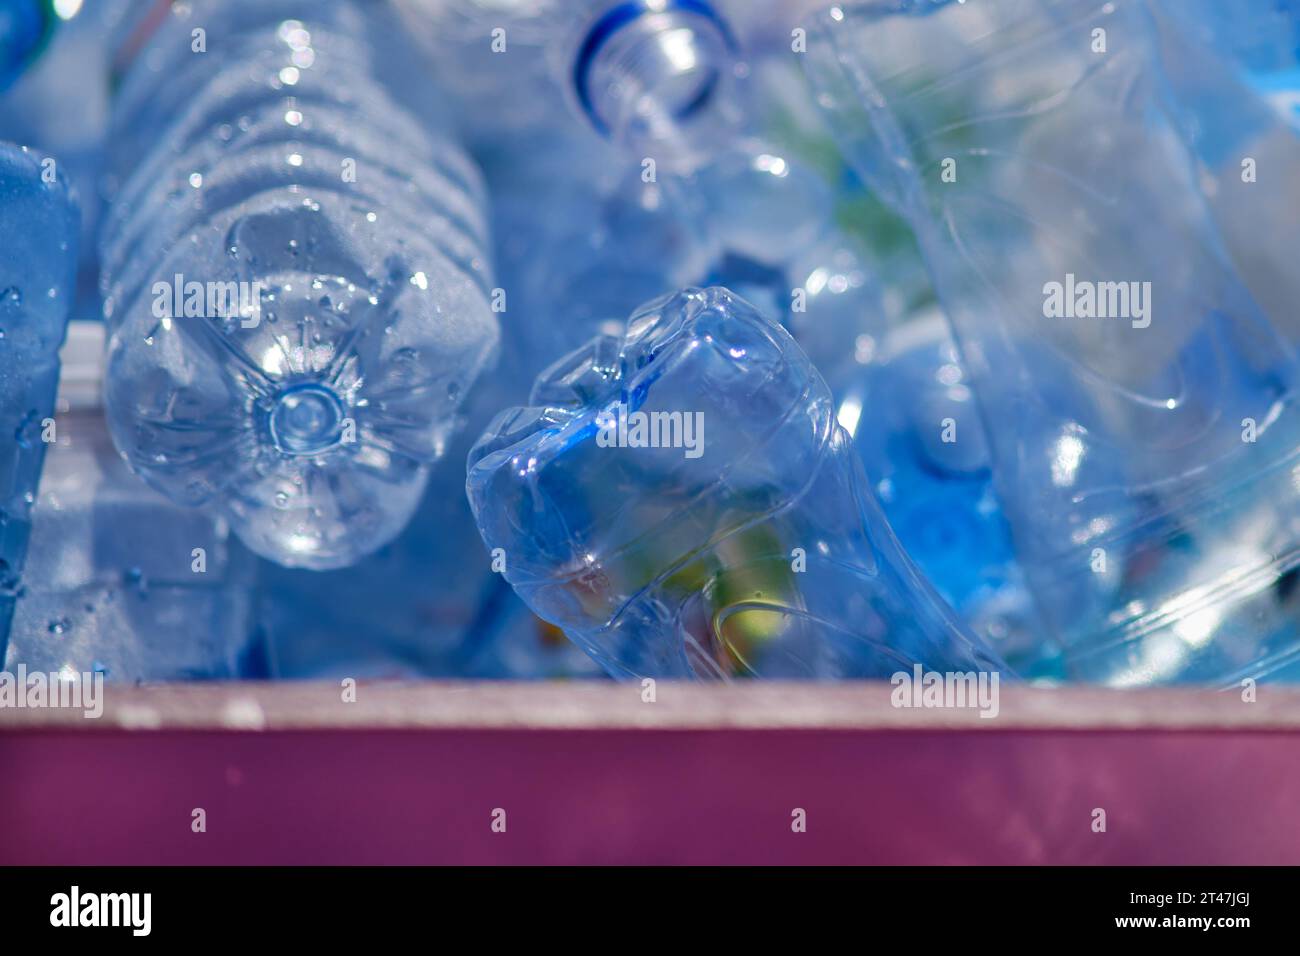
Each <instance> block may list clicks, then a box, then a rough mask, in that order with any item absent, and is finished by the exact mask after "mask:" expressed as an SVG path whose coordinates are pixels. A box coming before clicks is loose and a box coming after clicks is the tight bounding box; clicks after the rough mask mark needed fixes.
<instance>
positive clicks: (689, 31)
mask: <svg viewBox="0 0 1300 956" xmlns="http://www.w3.org/2000/svg"><path fill="white" fill-rule="evenodd" d="M735 56H736V44H735V41H734V39H733V37H732V34H731V31H730V29H729V28H728V26H727V24H726V23H725V21H724V20H723V19H722V18H721V16H719V14H718V13H717V11H716V10H715V9H714V8H713V6H712V5H711V4H709V3H708V2H706V0H624V2H619V3H614V4H612V5H608V6H607V7H606V8H605V9H604V11H603V12H602V13H601V14H600V15H598V16H597V17H596V18H595V19H594V20H593V21H592V22H591V23H590V25H589V26H588V27H587V29H586V30H585V31H584V32H583V35H582V39H581V42H580V43H579V44H578V47H577V51H576V53H575V55H574V58H573V77H572V81H573V86H574V92H575V94H576V96H577V100H578V104H579V106H580V108H581V110H582V112H583V114H584V115H585V116H586V118H587V120H588V121H589V122H590V123H591V125H592V126H593V127H594V128H595V129H596V131H597V132H599V133H600V134H601V135H603V136H605V137H607V138H608V139H610V140H612V141H613V142H615V143H617V144H618V145H620V146H622V147H624V148H627V149H629V150H631V151H633V152H636V153H639V154H640V155H642V156H653V157H654V158H655V159H656V160H657V161H666V162H668V163H669V164H672V163H673V162H674V161H680V160H684V159H686V158H687V157H689V156H690V155H692V154H695V153H698V152H699V151H701V149H703V148H705V141H706V140H708V139H712V138H713V136H715V135H716V134H717V131H718V129H717V128H718V126H719V115H720V112H721V110H722V107H723V106H724V103H725V99H726V96H725V93H724V88H725V86H726V85H727V82H728V80H729V78H730V76H731V74H732V72H733V68H734V62H735Z"/></svg>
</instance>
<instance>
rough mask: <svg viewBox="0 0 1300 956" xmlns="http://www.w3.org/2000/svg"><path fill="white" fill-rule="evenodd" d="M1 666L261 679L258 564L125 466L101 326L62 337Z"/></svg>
mask: <svg viewBox="0 0 1300 956" xmlns="http://www.w3.org/2000/svg"><path fill="white" fill-rule="evenodd" d="M61 358H62V368H63V374H62V376H61V378H60V381H59V399H58V414H57V415H56V417H55V419H54V429H55V431H53V436H54V437H55V439H56V440H55V441H54V442H52V443H51V444H50V447H49V451H48V452H47V454H46V456H45V469H44V473H43V474H42V476H41V482H40V492H39V494H38V496H37V498H36V503H35V505H34V506H33V508H32V514H31V521H32V533H31V544H30V546H29V548H28V553H27V567H26V573H25V577H24V587H23V592H22V595H21V596H20V597H19V599H18V602H17V606H16V608H15V610H14V616H13V628H12V633H11V640H10V645H9V655H8V659H7V663H6V668H7V669H8V670H10V671H13V670H14V668H15V667H16V666H17V665H18V664H23V665H25V666H26V667H27V669H28V670H29V671H40V672H47V673H53V672H65V673H72V674H85V673H92V672H99V673H102V674H104V676H105V678H106V679H107V680H110V681H120V682H126V683H132V682H136V681H145V680H149V681H157V680H209V679H213V680H215V679H232V678H236V677H265V676H267V675H266V672H265V667H264V665H263V664H262V657H263V655H262V653H261V650H260V648H259V647H258V646H257V644H256V643H255V642H254V640H253V636H254V635H253V622H252V615H251V613H250V609H251V587H250V586H251V584H252V577H251V572H252V556H251V555H249V554H248V553H247V552H246V551H244V550H243V549H242V548H241V547H239V544H238V542H237V541H235V540H234V538H233V537H231V535H230V533H229V529H228V527H227V525H226V523H225V521H223V520H221V519H219V518H213V517H212V516H210V515H206V514H204V513H203V512H201V511H198V510H196V509H193V508H183V507H180V506H178V505H176V504H173V503H172V502H171V501H169V500H168V499H166V498H164V497H163V496H162V495H160V494H158V493H157V492H156V491H153V490H152V489H151V488H149V487H147V486H146V485H145V484H144V483H142V482H141V481H140V480H139V479H138V478H136V477H135V476H134V475H132V474H131V472H130V471H129V470H128V469H127V467H126V463H125V462H124V461H123V460H122V458H121V456H119V455H118V454H117V450H116V449H115V448H114V447H113V443H112V441H110V439H109V436H108V430H107V427H106V425H105V422H104V409H103V405H102V401H101V388H102V384H103V383H102V367H103V360H104V326H103V323H101V322H98V321H95V322H86V321H78V322H73V323H72V324H71V325H70V326H69V327H68V340H67V343H66V344H65V345H64V347H63V350H62V355H61Z"/></svg>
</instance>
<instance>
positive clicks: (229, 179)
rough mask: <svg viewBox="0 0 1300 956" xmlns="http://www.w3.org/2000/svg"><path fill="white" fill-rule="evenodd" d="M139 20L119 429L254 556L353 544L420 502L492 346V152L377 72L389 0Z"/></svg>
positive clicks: (112, 408)
mask: <svg viewBox="0 0 1300 956" xmlns="http://www.w3.org/2000/svg"><path fill="white" fill-rule="evenodd" d="M124 37H125V39H124V40H123V41H122V42H121V44H120V50H121V52H120V53H119V55H118V57H117V61H116V62H117V75H118V77H119V81H118V88H117V90H116V94H115V100H114V106H113V132H112V142H113V150H112V156H111V159H112V167H113V175H114V177H115V179H116V181H117V183H118V189H117V192H116V194H115V196H114V201H113V206H112V208H111V211H110V213H109V215H108V217H107V221H106V223H105V227H104V233H103V234H104V237H105V240H104V244H103V250H102V253H103V256H102V257H103V269H104V282H103V287H104V299H105V303H104V311H105V316H106V318H107V320H108V322H109V323H110V327H111V330H112V337H111V340H110V344H109V358H108V373H107V374H108V385H107V390H106V405H107V410H108V418H109V425H110V428H111V431H112V434H113V439H114V441H115V443H116V444H117V446H118V447H119V449H121V451H122V452H123V454H124V455H125V456H126V457H127V459H128V461H129V462H130V464H131V467H132V469H133V470H135V471H136V472H137V473H138V474H139V475H141V476H142V477H143V478H144V479H145V480H146V481H147V482H149V483H150V484H151V485H152V486H153V487H155V488H156V489H158V490H159V491H161V492H162V493H164V494H166V495H167V496H168V497H170V498H172V499H173V500H175V501H176V502H178V503H181V504H186V505H206V506H210V507H213V508H215V509H216V510H217V511H219V512H220V513H221V514H222V515H224V516H225V517H226V518H227V519H228V520H229V521H230V523H231V527H232V528H233V530H234V531H235V533H236V534H237V535H238V536H239V537H240V538H241V539H242V540H243V541H244V543H245V544H247V545H248V546H249V547H250V548H251V549H252V550H253V551H255V552H257V553H258V554H261V555H263V556H265V557H267V558H269V559H271V560H273V561H276V562H279V563H281V564H285V565H288V566H298V567H307V568H314V569H324V568H337V567H344V566H347V565H348V564H351V563H353V562H355V561H356V560H357V559H358V558H360V557H361V556H363V555H365V554H368V553H371V552H373V551H374V550H375V549H377V548H379V547H380V546H382V545H383V544H384V543H385V542H387V541H390V540H392V539H393V537H394V536H395V535H397V534H398V532H400V530H401V529H402V527H403V526H404V525H405V524H406V522H407V520H408V519H409V518H410V516H411V515H412V513H413V512H414V510H415V508H416V507H417V505H418V503H419V500H420V495H421V492H422V490H423V488H424V486H425V483H426V480H427V475H428V469H429V466H430V463H432V462H434V461H436V460H437V459H438V458H439V457H440V456H441V455H442V454H443V453H444V451H445V449H446V446H447V443H448V441H449V438H450V436H451V434H452V432H453V431H454V429H455V427H456V424H457V421H456V415H457V408H458V406H459V405H460V403H461V401H462V399H463V396H464V395H465V393H466V392H467V391H468V390H469V388H470V386H471V385H472V384H473V383H474V381H475V380H476V378H477V377H478V376H479V374H480V372H481V371H482V370H483V369H484V368H485V366H487V365H488V363H489V362H490V361H491V358H492V355H493V353H494V350H495V347H496V343H497V338H498V328H497V323H496V320H495V318H494V316H493V313H492V310H491V307H490V304H489V294H490V286H491V283H490V281H489V278H488V275H489V272H488V257H487V252H486V242H487V240H486V233H487V228H486V223H485V217H484V214H483V211H482V191H481V185H480V182H479V177H478V173H477V170H476V169H475V167H474V166H473V165H472V163H470V162H469V160H468V159H467V158H466V157H465V156H464V155H463V154H462V153H461V152H460V151H459V150H458V149H457V148H456V147H455V146H453V145H452V144H451V143H450V142H448V141H447V140H446V139H445V138H442V137H440V136H438V135H435V134H434V133H433V132H431V131H430V129H429V128H428V127H427V126H424V125H422V124H420V123H417V122H416V121H415V120H414V119H413V118H412V116H411V115H410V114H408V113H407V112H405V111H404V110H402V109H401V108H399V107H398V106H397V105H396V104H395V103H394V102H393V99H392V98H391V97H390V96H389V95H388V94H387V93H386V92H385V89H384V88H383V87H382V86H381V85H380V84H379V82H378V81H377V80H376V79H375V78H374V77H375V75H376V74H377V73H378V72H386V71H387V67H386V66H382V65H381V64H382V61H384V60H386V59H388V57H387V53H388V51H389V49H390V48H394V47H395V46H400V38H399V37H398V36H397V35H396V31H395V30H394V28H393V25H392V23H391V22H389V21H388V20H387V19H385V17H384V8H383V7H382V5H378V4H369V3H363V2H341V3H332V4H329V5H315V4H305V3H302V2H301V0H270V2H266V0H258V2H254V0H238V2H233V3H232V2H223V3H217V2H212V0H200V2H196V3H191V4H184V5H179V4H178V5H173V6H171V7H168V8H167V9H166V10H165V11H164V13H163V15H162V16H161V17H160V18H154V17H146V18H144V19H142V20H141V19H133V20H128V21H127V22H126V24H125V26H124ZM395 55H396V54H395ZM407 78H408V80H409V79H410V77H409V76H408V77H407ZM426 99H427V98H426Z"/></svg>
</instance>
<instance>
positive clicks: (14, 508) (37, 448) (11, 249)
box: [0, 143, 79, 656]
mask: <svg viewBox="0 0 1300 956" xmlns="http://www.w3.org/2000/svg"><path fill="white" fill-rule="evenodd" d="M78 228H79V219H78V214H77V207H76V204H75V202H74V200H73V198H72V196H71V194H70V193H69V190H68V184H67V180H66V179H64V178H63V176H62V175H61V173H60V172H59V171H58V164H57V163H55V162H54V161H52V160H49V158H48V157H40V156H38V155H37V154H35V153H33V152H31V151H30V150H28V149H26V148H25V147H18V146H13V145H10V144H6V143H0V239H2V240H3V241H2V242H0V436H3V437H2V440H0V652H2V651H3V649H4V645H5V639H6V638H7V636H8V633H9V622H10V618H11V616H12V614H13V607H14V600H15V598H16V597H17V596H18V595H19V594H20V593H21V592H22V587H23V562H24V557H25V555H26V553H27V546H28V537H29V533H30V529H31V519H30V512H31V505H32V502H33V501H34V500H35V493H36V486H37V482H38V480H39V477H40V473H41V463H42V461H43V460H44V458H45V449H46V446H47V444H48V441H49V440H50V436H51V435H52V434H53V432H52V430H51V428H52V424H53V419H52V418H51V417H50V416H51V413H52V412H53V411H54V396H55V390H56V388H57V385H58V377H59V357H58V352H59V345H60V343H62V341H63V334H64V329H65V326H66V323H67V320H68V308H69V305H70V303H71V299H72V290H73V288H74V285H75V279H76V266H77V231H78ZM0 656H2V654H0Z"/></svg>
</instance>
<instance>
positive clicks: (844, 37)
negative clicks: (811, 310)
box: [808, 0, 1300, 685]
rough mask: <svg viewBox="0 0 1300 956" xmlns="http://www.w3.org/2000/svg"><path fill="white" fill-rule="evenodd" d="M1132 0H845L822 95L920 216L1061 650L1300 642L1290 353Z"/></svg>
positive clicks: (812, 60) (1140, 650)
mask: <svg viewBox="0 0 1300 956" xmlns="http://www.w3.org/2000/svg"><path fill="white" fill-rule="evenodd" d="M1152 36H1153V33H1152V29H1151V24H1150V22H1149V20H1148V19H1147V11H1146V10H1145V8H1144V7H1143V6H1142V5H1141V4H1139V3H1135V2H1132V0H1113V2H1109V3H1106V4H1100V3H1093V2H1090V0H1051V2H1032V3H1011V2H1008V3H1000V4H996V5H993V4H958V3H948V4H935V3H930V4H917V3H913V4H908V3H903V4H894V5H892V6H891V7H889V8H887V9H886V8H882V7H880V6H878V5H850V4H843V5H839V6H836V7H834V8H831V9H830V10H829V11H827V13H826V16H825V17H824V18H823V19H822V20H821V21H820V24H819V28H818V31H817V35H816V36H815V37H814V38H812V43H811V46H810V52H809V57H808V65H809V67H810V68H811V69H812V70H813V73H814V77H815V79H816V82H817V83H818V85H819V88H820V95H819V102H820V103H821V104H822V105H823V106H824V107H825V108H827V109H828V110H829V111H830V112H831V122H832V125H833V128H834V129H835V130H836V132H837V135H839V136H840V138H841V141H842V143H843V144H844V146H845V151H846V154H847V155H848V156H849V157H850V159H851V160H852V161H853V162H854V164H855V166H856V168H857V169H858V170H859V171H860V172H861V173H862V175H863V177H864V179H866V180H867V181H868V182H869V183H871V184H873V186H874V187H875V188H876V189H877V191H878V192H879V193H880V194H881V195H882V196H883V197H886V198H887V199H888V201H890V202H891V203H893V204H894V206H895V208H897V209H898V210H900V211H901V212H902V214H903V215H904V216H905V217H906V218H908V220H909V221H910V222H911V223H912V225H913V226H914V228H915V230H916V232H917V235H918V238H919V240H920V244H921V247H922V249H923V251H924V253H925V256H926V259H927V262H928V266H929V269H930V271H931V274H932V275H933V277H934V279H935V284H936V288H937V290H938V292H939V295H940V297H941V299H942V301H943V303H944V305H945V308H946V310H947V312H948V314H949V316H950V317H951V320H952V322H953V324H954V327H955V330H956V333H957V341H958V344H959V345H960V347H961V350H962V356H963V358H964V360H965V365H966V368H967V370H968V371H969V373H970V375H971V378H972V381H973V383H974V386H975V391H976V394H977V395H978V398H979V404H980V407H981V410H982V413H983V414H984V416H985V418H986V424H987V428H986V433H987V436H988V439H989V442H990V445H991V452H992V461H993V475H994V481H995V485H996V487H997V489H998V491H999V495H1000V497H1001V500H1002V503H1003V506H1004V508H1005V510H1006V513H1007V515H1008V518H1009V520H1010V523H1011V526H1012V531H1013V535H1014V539H1015V545H1016V550H1017V553H1018V555H1019V557H1020V560H1021V564H1022V566H1023V567H1024V569H1025V572H1026V575H1027V576H1028V580H1029V582H1030V586H1031V588H1032V589H1033V591H1034V593H1035V596H1036V599H1037V602H1038V605H1039V607H1040V610H1041V612H1042V613H1043V615H1044V616H1045V618H1046V619H1047V620H1048V622H1049V623H1050V626H1051V628H1052V631H1053V633H1054V634H1055V636H1056V637H1057V639H1058V640H1059V641H1060V643H1061V645H1062V646H1063V648H1064V650H1065V656H1066V666H1067V667H1068V669H1069V671H1070V673H1071V674H1072V675H1073V676H1075V677H1077V678H1083V679H1092V680H1099V681H1104V682H1107V683H1111V684H1118V685H1127V684H1145V683H1161V682H1169V681H1177V680H1187V681H1210V682H1229V681H1234V680H1237V679H1243V678H1246V677H1254V678H1259V677H1265V676H1269V675H1271V674H1275V673H1277V672H1278V671H1279V670H1280V669H1281V668H1284V667H1285V666H1286V665H1287V663H1288V662H1289V661H1292V660H1293V659H1294V658H1295V656H1296V654H1297V653H1300V642H1298V641H1297V635H1296V628H1295V611H1294V609H1293V608H1292V607H1291V599H1292V593H1293V591H1294V588H1292V587H1291V584H1290V582H1291V581H1293V579H1294V576H1295V573H1296V572H1295V568H1296V565H1297V563H1300V548H1297V547H1296V539H1297V533H1298V532H1300V527H1298V526H1300V501H1298V499H1297V493H1296V490H1295V486H1294V482H1293V479H1292V473H1293V469H1294V467H1295V463H1296V461H1297V458H1298V456H1297V447H1298V445H1300V427H1298V426H1297V414H1296V409H1295V399H1296V391H1295V389H1296V385H1295V383H1296V372H1297V367H1296V360H1295V356H1294V353H1293V351H1292V349H1291V347H1290V346H1289V344H1288V343H1287V342H1286V341H1285V339H1284V337H1283V336H1281V335H1279V334H1278V332H1277V330H1276V328H1275V326H1274V324H1273V322H1272V321H1271V317H1270V316H1268V315H1265V314H1264V313H1263V312H1262V310H1261V309H1260V308H1259V306H1258V304H1257V303H1256V302H1255V301H1254V300H1253V299H1252V298H1251V296H1250V295H1249V294H1248V292H1247V289H1246V287H1245V286H1244V285H1243V283H1242V282H1241V280H1240V278H1239V276H1238V275H1237V274H1236V273H1235V272H1234V271H1233V269H1232V268H1231V267H1230V265H1229V263H1228V261H1227V258H1226V255H1225V253H1224V251H1223V249H1222V247H1221V245H1220V244H1219V242H1218V239H1217V236H1216V233H1215V231H1214V229H1213V228H1212V225H1211V222H1210V219H1209V216H1208V214H1207V210H1206V208H1205V206H1204V204H1203V202H1202V201H1201V199H1200V195H1199V192H1198V188H1197V182H1196V179H1195V175H1194V165H1193V162H1192V158H1191V156H1190V154H1189V152H1188V149H1187V146H1186V143H1185V142H1184V141H1183V140H1182V139H1181V138H1180V137H1179V135H1178V129H1177V125H1176V124H1175V123H1174V122H1173V121H1172V120H1171V119H1170V106H1169V103H1168V102H1167V100H1166V94H1167V90H1166V88H1165V86H1164V85H1163V77H1162V76H1161V74H1160V72H1159V69H1158V63H1159V58H1158V56H1157V55H1156V51H1155V50H1154V49H1153V46H1152Z"/></svg>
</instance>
